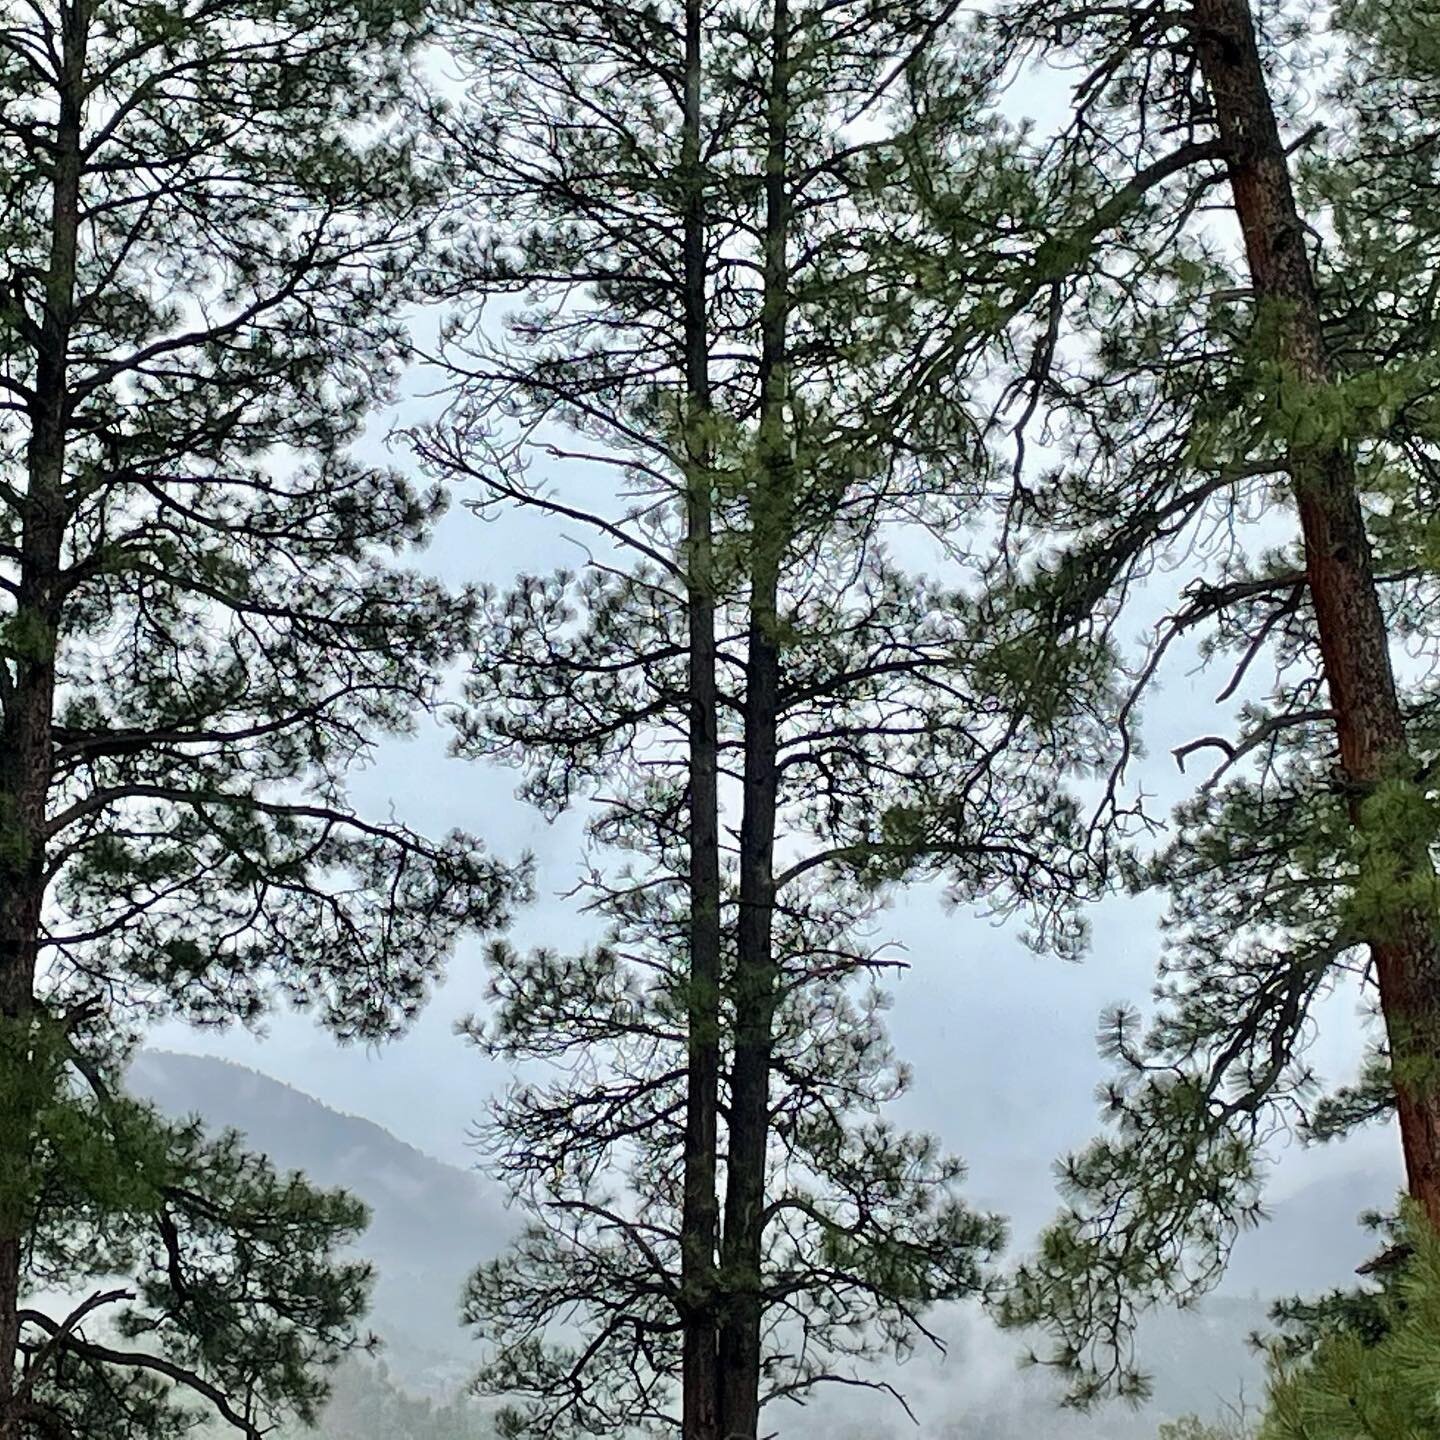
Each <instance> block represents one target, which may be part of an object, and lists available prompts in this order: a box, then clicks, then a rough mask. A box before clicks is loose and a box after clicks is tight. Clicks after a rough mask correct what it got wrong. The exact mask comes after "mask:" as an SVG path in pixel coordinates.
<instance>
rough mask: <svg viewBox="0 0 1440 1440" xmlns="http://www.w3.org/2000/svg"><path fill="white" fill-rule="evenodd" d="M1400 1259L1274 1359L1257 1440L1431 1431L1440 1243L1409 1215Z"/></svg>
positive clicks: (1401, 1436) (1438, 1371)
mask: <svg viewBox="0 0 1440 1440" xmlns="http://www.w3.org/2000/svg"><path fill="white" fill-rule="evenodd" d="M1400 1238H1401V1241H1402V1245H1403V1248H1404V1250H1405V1253H1406V1258H1405V1260H1404V1262H1403V1264H1401V1265H1399V1266H1398V1267H1397V1268H1395V1269H1393V1270H1391V1271H1390V1272H1389V1273H1388V1274H1387V1275H1386V1276H1385V1278H1384V1283H1383V1284H1382V1286H1381V1287H1380V1288H1379V1289H1370V1290H1367V1291H1366V1292H1363V1299H1364V1304H1365V1309H1364V1312H1363V1313H1364V1323H1363V1324H1360V1325H1356V1324H1355V1323H1354V1314H1355V1305H1354V1304H1353V1303H1352V1305H1351V1306H1350V1307H1349V1309H1348V1311H1347V1312H1346V1313H1345V1314H1344V1316H1343V1318H1342V1320H1341V1322H1340V1323H1336V1320H1335V1318H1334V1312H1333V1311H1332V1313H1331V1314H1330V1315H1328V1316H1325V1317H1324V1318H1322V1319H1320V1320H1319V1322H1318V1323H1315V1324H1312V1325H1311V1326H1310V1327H1309V1333H1308V1335H1306V1336H1305V1337H1304V1339H1305V1341H1306V1342H1307V1343H1305V1344H1304V1346H1303V1348H1301V1347H1300V1346H1299V1345H1297V1344H1292V1345H1291V1346H1289V1347H1287V1348H1281V1349H1280V1350H1278V1351H1277V1353H1276V1355H1275V1360H1274V1365H1273V1374H1272V1377H1271V1383H1270V1393H1269V1397H1268V1404H1267V1405H1266V1408H1265V1414H1264V1418H1263V1420H1262V1422H1261V1425H1260V1429H1259V1432H1258V1436H1257V1440H1411V1437H1414V1436H1422V1435H1431V1434H1434V1433H1435V1431H1436V1428H1437V1427H1440V1359H1437V1357H1440V1236H1437V1235H1436V1233H1435V1229H1434V1227H1433V1226H1432V1225H1431V1224H1430V1223H1429V1220H1428V1217H1426V1216H1424V1215H1423V1214H1422V1213H1420V1212H1419V1210H1418V1207H1417V1208H1416V1209H1415V1210H1414V1211H1413V1212H1412V1213H1411V1214H1410V1215H1409V1216H1408V1217H1407V1219H1406V1221H1405V1222H1404V1223H1403V1225H1402V1227H1401V1234H1400Z"/></svg>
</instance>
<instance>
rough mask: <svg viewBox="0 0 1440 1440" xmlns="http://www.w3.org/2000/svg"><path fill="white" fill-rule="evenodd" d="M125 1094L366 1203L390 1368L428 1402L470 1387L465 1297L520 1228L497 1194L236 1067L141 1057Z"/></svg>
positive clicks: (369, 1252) (380, 1328) (368, 1251)
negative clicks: (235, 1137) (481, 1264)
mask: <svg viewBox="0 0 1440 1440" xmlns="http://www.w3.org/2000/svg"><path fill="white" fill-rule="evenodd" d="M129 1085H130V1089H131V1090H132V1092H133V1093H134V1094H136V1095H138V1096H140V1097H141V1098H143V1099H146V1100H149V1101H151V1102H153V1103H154V1104H155V1105H156V1106H158V1107H159V1109H161V1110H162V1111H164V1112H165V1113H167V1114H170V1115H175V1116H182V1115H189V1114H198V1115H200V1116H201V1117H202V1118H203V1119H204V1120H205V1121H206V1123H207V1124H208V1125H210V1126H212V1127H214V1128H217V1129H219V1128H233V1129H236V1130H239V1131H241V1132H243V1133H244V1134H245V1135H246V1136H247V1137H248V1138H249V1142H250V1144H251V1145H252V1146H253V1147H254V1148H255V1149H256V1150H259V1151H262V1152H264V1153H265V1154H267V1155H269V1156H270V1158H271V1159H272V1160H273V1161H274V1162H275V1164H276V1165H278V1166H280V1167H281V1168H282V1169H286V1170H300V1171H303V1172H304V1174H305V1175H307V1176H308V1177H309V1178H310V1179H311V1180H313V1181H315V1183H317V1184H319V1185H324V1186H329V1187H335V1186H338V1187H340V1188H342V1189H345V1190H349V1191H351V1192H352V1193H353V1194H355V1195H357V1196H359V1197H360V1198H361V1199H362V1200H364V1201H365V1203H366V1204H367V1205H368V1206H369V1207H370V1211H371V1221H370V1227H369V1229H368V1230H367V1231H366V1233H365V1236H364V1238H363V1241H362V1243H361V1249H362V1250H363V1251H364V1253H365V1255H366V1256H367V1257H368V1258H369V1259H370V1260H372V1261H373V1262H374V1263H375V1265H376V1267H377V1271H378V1276H377V1280H376V1286H375V1298H374V1308H373V1312H372V1316H371V1321H370V1323H371V1326H372V1328H373V1329H374V1330H375V1332H376V1333H377V1334H378V1335H379V1336H380V1337H381V1339H382V1340H383V1342H384V1353H385V1358H386V1361H387V1363H388V1365H389V1367H390V1369H391V1370H392V1372H393V1373H394V1374H395V1375H396V1377H397V1378H398V1379H399V1380H401V1381H402V1382H403V1383H404V1384H405V1385H407V1386H409V1387H410V1388H412V1389H415V1390H417V1391H420V1392H422V1393H425V1394H430V1395H437V1396H439V1395H446V1394H448V1393H450V1392H452V1391H453V1390H454V1389H455V1388H456V1387H458V1386H459V1385H460V1384H461V1383H462V1382H463V1380H464V1378H465V1377H466V1375H467V1374H468V1373H469V1370H470V1368H471V1366H472V1364H473V1355H474V1346H473V1342H472V1341H471V1340H470V1339H469V1337H468V1336H467V1335H466V1333H465V1331H464V1330H463V1329H462V1328H461V1326H460V1321H459V1294H460V1287H461V1285H462V1283H463V1281H464V1278H465V1274H466V1272H467V1271H468V1269H469V1268H470V1267H471V1266H472V1265H474V1264H475V1263H477V1262H478V1261H480V1260H481V1259H483V1258H484V1257H486V1256H489V1255H494V1254H495V1253H496V1252H497V1251H498V1250H500V1249H501V1248H502V1247H503V1246H504V1244H505V1243H506V1239H507V1237H508V1236H509V1234H510V1233H511V1231H512V1230H513V1228H514V1224H515V1222H514V1219H513V1218H512V1217H511V1216H509V1215H508V1214H507V1213H506V1211H505V1209H504V1206H503V1204H502V1202H501V1197H500V1196H499V1195H498V1194H497V1193H496V1192H494V1191H493V1190H490V1189H487V1188H486V1187H485V1185H484V1184H482V1182H481V1181H480V1179H479V1177H478V1176H476V1175H474V1174H470V1173H467V1172H465V1171H463V1170H457V1169H456V1168H454V1167H453V1166H450V1165H445V1164H442V1163H441V1162H440V1161H438V1160H434V1159H432V1158H431V1157H430V1156H428V1155H425V1154H422V1153H421V1152H420V1151H419V1150H416V1149H413V1148H412V1147H411V1146H409V1145H406V1144H405V1143H404V1142H403V1141H401V1140H398V1139H396V1138H395V1136H393V1135H391V1134H390V1133H389V1132H388V1131H387V1130H383V1129H381V1127H380V1126H378V1125H374V1124H372V1123H371V1122H370V1121H368V1120H362V1119H359V1118H358V1117H356V1116H353V1115H343V1114H341V1113H339V1112H338V1111H335V1110H331V1109H330V1108H329V1107H328V1106H325V1105H322V1104H321V1103H320V1102H319V1101H318V1100H313V1099H311V1098H310V1096H308V1095H305V1094H302V1093H301V1092H300V1091H298V1090H295V1089H292V1088H291V1087H290V1086H288V1085H283V1084H281V1083H280V1082H279V1081H277V1080H272V1079H270V1078H269V1076H266V1075H262V1074H260V1073H259V1072H258V1071H255V1070H249V1069H246V1068H245V1067H243V1066H240V1065H234V1064H230V1063H228V1062H226V1061H221V1060H212V1059H208V1058H206V1057H202V1056H196V1055H178V1054H173V1053H170V1052H163V1051H144V1052H142V1053H141V1054H140V1055H139V1056H137V1057H136V1059H135V1061H134V1063H133V1065H132V1066H131V1069H130V1076H129Z"/></svg>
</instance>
